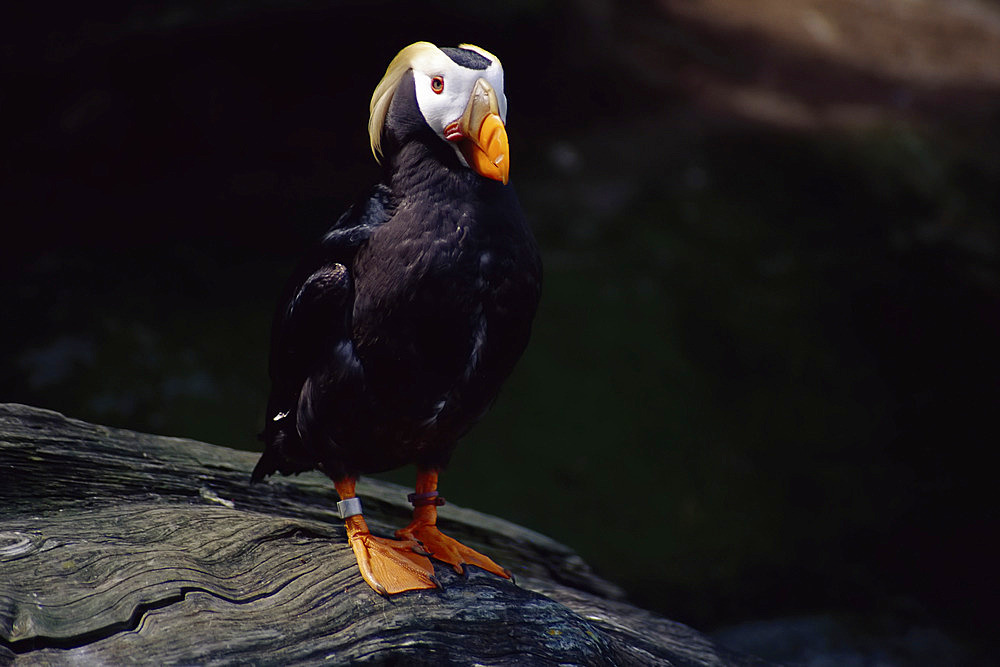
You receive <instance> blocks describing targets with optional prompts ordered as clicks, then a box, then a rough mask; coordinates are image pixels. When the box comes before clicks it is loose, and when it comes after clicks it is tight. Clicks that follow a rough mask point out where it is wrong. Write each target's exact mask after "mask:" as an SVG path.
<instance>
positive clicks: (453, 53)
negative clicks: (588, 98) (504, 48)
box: [368, 42, 510, 185]
mask: <svg viewBox="0 0 1000 667" xmlns="http://www.w3.org/2000/svg"><path fill="white" fill-rule="evenodd" d="M409 81H412V82H413V93H414V99H415V100H416V107H417V109H416V111H417V112H419V116H420V117H421V118H422V121H423V123H426V126H427V127H429V128H430V129H431V131H432V132H433V133H434V134H435V135H437V137H438V138H439V139H440V140H441V141H443V142H447V143H449V144H451V146H452V148H453V149H454V151H455V153H456V155H457V156H458V160H459V162H460V163H461V164H462V165H463V166H464V167H468V168H470V169H472V170H474V171H475V172H476V173H478V174H480V175H481V176H484V177H486V178H491V179H494V180H497V181H500V182H501V183H503V184H504V185H506V184H507V180H508V175H509V173H510V157H509V151H508V146H507V131H506V129H504V123H506V122H507V98H506V97H505V96H504V92H503V67H502V66H501V65H500V61H499V60H498V59H497V57H496V56H494V55H493V54H492V53H490V52H489V51H486V50H485V49H481V48H479V47H478V46H473V45H471V44H462V45H461V46H459V47H457V48H451V47H447V48H438V47H437V46H434V45H433V44H431V43H430V42H417V43H415V44H410V45H409V46H407V47H406V48H404V49H403V50H402V51H400V52H399V53H398V54H397V55H396V57H395V58H393V59H392V62H391V63H389V67H388V68H387V69H386V71H385V76H384V77H383V78H382V81H381V82H380V83H379V84H378V86H377V87H376V88H375V92H374V94H372V101H371V106H370V113H371V115H370V117H369V119H368V134H369V135H370V137H371V144H372V152H373V153H374V154H375V159H376V160H379V161H381V157H382V149H383V145H382V140H383V134H384V132H385V129H386V120H387V118H388V116H389V114H390V109H391V107H392V102H393V99H394V97H395V96H396V93H397V92H398V90H399V89H400V86H401V85H402V84H403V82H407V84H408V82H409Z"/></svg>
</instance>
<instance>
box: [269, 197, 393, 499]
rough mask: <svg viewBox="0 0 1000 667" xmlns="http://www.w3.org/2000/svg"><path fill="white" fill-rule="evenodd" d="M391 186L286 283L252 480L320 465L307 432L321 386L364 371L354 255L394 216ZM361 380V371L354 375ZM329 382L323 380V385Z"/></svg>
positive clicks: (349, 215) (347, 218) (351, 213)
mask: <svg viewBox="0 0 1000 667" xmlns="http://www.w3.org/2000/svg"><path fill="white" fill-rule="evenodd" d="M388 206H389V192H388V188H386V187H385V186H381V185H380V186H378V187H376V188H375V191H374V192H373V193H372V195H371V196H370V197H369V198H368V199H367V200H365V201H364V202H362V203H361V204H360V205H355V206H352V207H351V208H350V209H348V210H347V212H346V213H344V215H342V216H341V218H340V220H338V221H337V224H336V225H334V226H333V228H332V229H331V230H330V231H329V232H327V234H326V235H325V236H324V237H323V240H322V242H321V243H320V244H319V246H318V247H317V248H315V249H314V251H313V252H312V253H311V254H310V255H309V256H308V257H307V258H306V259H305V260H304V261H303V262H302V263H301V264H300V265H299V267H298V268H297V269H296V270H295V272H294V273H293V275H292V277H291V279H290V280H289V282H288V284H287V285H286V287H285V291H284V293H283V294H282V297H281V300H280V301H279V305H278V309H277V311H276V312H275V315H274V321H273V323H272V326H271V354H270V363H269V373H270V378H271V394H270V396H269V398H268V402H267V413H266V414H265V423H264V431H263V433H261V438H262V439H263V440H264V453H263V455H262V456H261V458H260V460H259V461H258V462H257V466H256V467H255V468H254V471H253V475H252V477H251V479H252V481H259V480H260V479H262V478H263V477H265V476H266V475H270V474H272V473H274V472H275V471H280V472H281V473H283V474H292V473H298V472H303V471H305V470H312V469H314V468H315V467H316V466H317V464H318V463H320V462H321V460H322V459H321V458H320V453H318V452H316V451H314V450H312V449H311V448H309V447H307V446H306V445H304V444H303V442H302V439H301V437H300V432H301V431H302V428H303V426H304V425H305V424H304V423H300V421H302V420H303V418H305V420H306V421H308V419H309V417H310V414H311V413H312V411H313V404H314V401H313V400H312V397H313V395H314V393H315V392H316V391H318V390H320V389H329V384H330V383H336V382H338V381H339V382H345V383H346V382H350V380H351V374H352V373H353V374H358V373H360V372H361V369H360V366H359V365H357V364H356V363H355V359H354V355H353V342H352V340H351V312H352V310H353V307H354V284H353V277H352V275H351V272H352V266H353V263H354V256H355V255H356V254H357V251H358V249H359V248H361V247H362V246H363V245H364V244H365V243H366V242H367V241H368V238H369V237H370V236H371V233H372V231H373V230H374V229H375V228H376V227H378V226H379V225H381V224H382V223H383V222H385V220H386V219H388V216H389V213H388ZM354 379H355V380H358V378H354ZM318 382H322V383H323V384H324V385H326V386H324V387H317V386H316V384H317V383H318Z"/></svg>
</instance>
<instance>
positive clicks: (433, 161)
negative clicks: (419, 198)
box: [386, 137, 485, 200]
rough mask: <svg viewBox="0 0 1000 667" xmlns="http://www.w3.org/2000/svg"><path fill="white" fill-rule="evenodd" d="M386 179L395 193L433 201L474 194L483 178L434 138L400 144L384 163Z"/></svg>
mask: <svg viewBox="0 0 1000 667" xmlns="http://www.w3.org/2000/svg"><path fill="white" fill-rule="evenodd" d="M386 181H387V184H388V186H389V188H390V190H391V191H392V192H393V193H394V194H396V195H398V196H415V195H421V194H424V195H428V196H429V198H430V199H431V200H436V199H438V198H455V197H463V196H468V195H475V194H476V193H477V192H478V191H479V190H481V189H482V188H483V187H484V182H485V179H483V178H482V177H480V176H478V175H477V174H475V173H474V172H473V171H472V170H471V169H468V168H467V167H465V166H463V165H462V164H461V163H460V162H459V161H458V157H457V156H456V155H455V152H454V149H453V148H452V147H451V146H450V145H448V144H445V143H444V142H442V141H440V140H439V139H437V137H434V138H433V140H432V141H430V142H423V141H410V142H407V143H406V144H404V145H403V146H401V147H400V149H399V151H398V152H396V153H395V155H393V157H392V159H391V160H389V162H388V164H387V165H386Z"/></svg>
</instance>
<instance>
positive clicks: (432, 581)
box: [431, 574, 444, 588]
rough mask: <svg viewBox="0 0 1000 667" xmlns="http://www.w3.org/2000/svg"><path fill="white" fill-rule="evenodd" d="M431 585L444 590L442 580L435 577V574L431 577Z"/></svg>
mask: <svg viewBox="0 0 1000 667" xmlns="http://www.w3.org/2000/svg"><path fill="white" fill-rule="evenodd" d="M431 583H432V584H434V585H435V586H437V587H438V588H444V586H443V585H442V584H441V580H440V579H438V578H437V577H435V576H434V575H433V574H432V575H431Z"/></svg>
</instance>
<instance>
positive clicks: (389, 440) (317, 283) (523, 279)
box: [253, 55, 541, 481]
mask: <svg viewBox="0 0 1000 667" xmlns="http://www.w3.org/2000/svg"><path fill="white" fill-rule="evenodd" d="M449 57H451V58H452V59H453V60H456V62H458V60H457V59H456V57H455V56H452V55H449ZM473 59H474V57H473V56H469V60H470V62H469V63H467V66H468V65H472V66H474V64H473V63H472V62H471V60H473ZM458 64H459V65H461V64H462V63H461V62H458ZM382 150H383V153H384V159H383V165H384V178H383V182H382V183H380V184H379V185H377V186H376V187H375V188H374V190H373V191H372V193H371V195H370V196H369V197H368V198H367V199H366V200H365V201H363V202H361V203H360V204H357V205H355V206H353V207H352V208H350V209H349V210H348V211H347V212H346V213H345V214H344V215H343V216H342V217H341V218H340V220H338V221H337V223H336V224H335V225H334V226H333V228H331V229H330V231H329V232H328V233H327V234H326V235H325V236H324V237H323V239H322V241H321V243H320V244H319V245H318V246H317V247H316V248H315V249H314V250H313V251H312V252H311V254H310V255H309V256H308V257H307V258H306V259H305V260H304V261H303V263H302V264H301V265H300V266H299V267H298V269H297V270H296V271H295V273H294V274H293V276H292V279H291V281H290V282H289V284H288V286H287V287H286V289H285V292H284V295H283V297H282V299H281V302H280V304H279V307H278V309H277V312H276V314H275V318H274V323H273V327H272V334H271V336H272V340H271V354H270V378H271V394H270V398H269V400H268V407H267V415H266V424H265V429H264V432H263V433H262V437H263V439H264V442H265V451H264V454H263V455H262V456H261V459H260V461H259V462H258V464H257V466H256V468H255V469H254V471H253V479H254V480H255V481H256V480H260V479H261V478H263V477H264V476H266V475H269V474H271V473H274V472H282V473H285V474H288V473H297V472H302V471H305V470H310V469H314V468H319V469H321V470H323V471H324V472H325V473H326V474H328V475H329V476H331V477H332V478H334V479H338V478H343V477H356V476H357V475H358V474H361V473H372V472H378V471H383V470H387V469H391V468H395V467H398V466H401V465H405V464H408V463H416V464H418V465H419V466H423V467H429V468H438V469H439V468H441V467H443V466H444V465H445V464H446V463H447V462H448V459H449V457H450V455H451V453H452V450H453V449H454V447H455V445H456V443H457V441H458V439H459V438H460V437H461V436H462V435H464V434H465V433H466V432H467V431H468V430H469V429H470V428H471V427H472V426H473V424H474V423H475V422H476V421H477V420H478V419H479V418H480V417H481V416H482V415H483V414H484V413H485V411H486V410H487V409H488V408H489V406H490V404H491V403H492V401H493V400H494V398H495V397H496V395H497V393H498V391H499V389H500V386H501V384H502V383H503V381H504V380H505V379H506V378H507V376H508V375H509V374H510V372H511V370H512V369H513V367H514V364H515V362H516V361H517V360H518V358H519V357H520V356H521V353H522V352H523V350H524V348H525V345H526V344H527V342H528V337H529V333H530V329H531V322H532V319H533V317H534V314H535V310H536V307H537V304H538V299H539V291H540V283H541V262H540V258H539V254H538V249H537V246H536V244H535V241H534V239H533V237H532V235H531V232H530V230H529V228H528V225H527V223H526V221H525V218H524V215H523V213H522V211H521V207H520V205H519V203H518V200H517V197H516V195H515V193H514V190H513V187H511V186H509V185H504V184H502V183H500V182H498V181H497V180H492V179H489V178H484V177H483V176H480V175H479V174H477V173H475V172H474V171H472V170H471V169H469V168H468V167H466V166H465V165H463V164H462V163H461V161H460V158H459V156H458V155H457V153H456V151H455V150H454V149H453V147H452V146H451V145H450V144H449V143H447V142H445V141H444V140H442V138H441V137H440V136H438V135H437V134H436V133H435V132H434V131H433V130H432V129H431V128H430V127H429V126H428V124H427V121H426V120H425V118H424V116H423V115H422V114H421V111H420V109H419V108H418V105H417V97H416V95H415V91H414V79H413V75H412V73H407V74H406V75H405V76H404V77H403V78H402V80H401V82H400V84H399V87H398V89H397V90H396V92H395V95H394V97H393V98H392V102H391V105H390V107H389V111H388V115H387V116H386V119H385V127H384V130H383V134H382Z"/></svg>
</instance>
